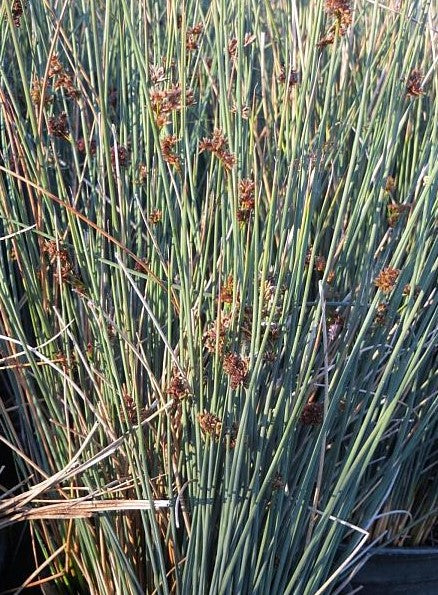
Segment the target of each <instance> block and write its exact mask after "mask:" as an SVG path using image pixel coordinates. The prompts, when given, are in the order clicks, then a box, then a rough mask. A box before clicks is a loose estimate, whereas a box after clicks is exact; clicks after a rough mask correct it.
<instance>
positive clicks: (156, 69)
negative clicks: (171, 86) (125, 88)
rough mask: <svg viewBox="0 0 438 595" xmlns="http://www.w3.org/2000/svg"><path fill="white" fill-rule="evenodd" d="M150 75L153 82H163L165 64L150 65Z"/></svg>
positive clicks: (155, 83)
mask: <svg viewBox="0 0 438 595" xmlns="http://www.w3.org/2000/svg"><path fill="white" fill-rule="evenodd" d="M149 76H150V78H151V81H152V84H154V85H157V84H158V83H162V82H163V81H164V78H165V77H164V66H154V65H151V66H149Z"/></svg>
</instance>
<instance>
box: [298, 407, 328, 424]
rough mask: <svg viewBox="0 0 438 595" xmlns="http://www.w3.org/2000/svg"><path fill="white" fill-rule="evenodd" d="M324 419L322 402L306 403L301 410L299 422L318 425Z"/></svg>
mask: <svg viewBox="0 0 438 595" xmlns="http://www.w3.org/2000/svg"><path fill="white" fill-rule="evenodd" d="M323 421H324V405H323V404H322V403H306V405H304V407H303V410H302V412H301V423H302V424H304V425H305V426H320V425H321V424H322V422H323Z"/></svg>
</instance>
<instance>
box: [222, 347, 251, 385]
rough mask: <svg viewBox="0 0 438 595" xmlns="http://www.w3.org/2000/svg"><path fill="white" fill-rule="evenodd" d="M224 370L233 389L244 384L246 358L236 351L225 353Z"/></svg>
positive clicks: (246, 374)
mask: <svg viewBox="0 0 438 595" xmlns="http://www.w3.org/2000/svg"><path fill="white" fill-rule="evenodd" d="M224 372H225V373H226V374H227V375H228V376H229V377H230V385H231V388H232V389H233V390H235V389H236V388H238V387H239V386H244V385H245V383H246V381H247V378H248V360H247V359H246V358H243V357H241V356H240V355H239V354H238V353H227V355H226V356H225V357H224Z"/></svg>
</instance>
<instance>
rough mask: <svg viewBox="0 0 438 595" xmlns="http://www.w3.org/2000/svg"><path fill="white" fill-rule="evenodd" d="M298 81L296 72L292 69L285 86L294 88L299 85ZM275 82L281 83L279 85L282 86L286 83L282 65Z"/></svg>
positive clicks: (284, 70)
mask: <svg viewBox="0 0 438 595" xmlns="http://www.w3.org/2000/svg"><path fill="white" fill-rule="evenodd" d="M299 80H300V79H299V74H298V70H294V69H292V70H291V71H290V74H289V78H288V81H287V86H288V87H289V88H291V87H295V86H296V85H297V84H298V83H299ZM277 81H278V82H279V83H281V84H284V83H285V82H286V69H285V67H284V64H282V65H281V66H280V72H279V74H278V76H277Z"/></svg>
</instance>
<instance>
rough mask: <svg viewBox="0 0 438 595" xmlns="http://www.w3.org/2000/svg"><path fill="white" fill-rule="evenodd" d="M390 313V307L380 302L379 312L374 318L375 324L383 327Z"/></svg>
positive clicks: (378, 305)
mask: <svg viewBox="0 0 438 595" xmlns="http://www.w3.org/2000/svg"><path fill="white" fill-rule="evenodd" d="M387 311H388V306H387V305H386V304H385V303H384V302H380V304H377V312H376V315H375V317H374V324H377V325H378V326H383V325H384V324H385V321H386V313H387Z"/></svg>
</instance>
